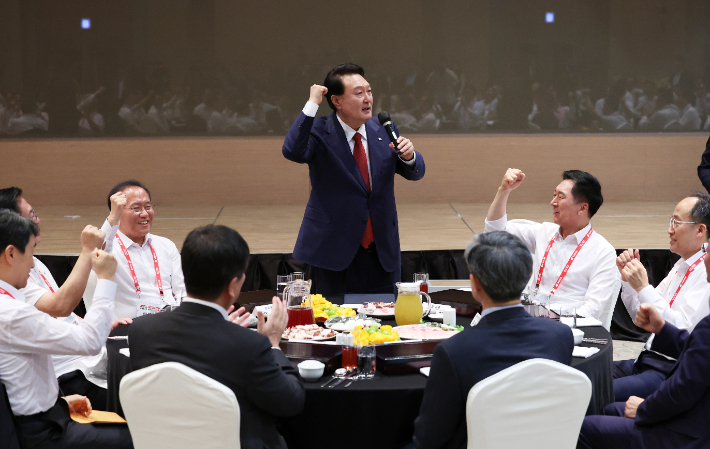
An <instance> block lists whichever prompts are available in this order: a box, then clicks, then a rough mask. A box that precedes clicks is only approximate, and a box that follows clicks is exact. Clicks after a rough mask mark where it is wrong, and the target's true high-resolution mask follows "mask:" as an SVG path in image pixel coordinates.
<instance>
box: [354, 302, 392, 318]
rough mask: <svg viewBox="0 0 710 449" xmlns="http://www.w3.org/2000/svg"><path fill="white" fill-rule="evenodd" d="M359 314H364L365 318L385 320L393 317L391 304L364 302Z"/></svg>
mask: <svg viewBox="0 0 710 449" xmlns="http://www.w3.org/2000/svg"><path fill="white" fill-rule="evenodd" d="M358 312H359V313H364V314H365V315H367V316H375V317H378V318H387V317H393V316H394V303H393V302H366V303H365V304H363V305H362V307H361V308H360V310H358Z"/></svg>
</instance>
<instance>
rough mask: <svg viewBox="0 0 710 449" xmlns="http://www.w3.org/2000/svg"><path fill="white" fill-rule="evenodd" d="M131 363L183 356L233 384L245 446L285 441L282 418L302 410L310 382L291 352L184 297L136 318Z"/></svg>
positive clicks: (135, 366) (181, 359)
mask: <svg viewBox="0 0 710 449" xmlns="http://www.w3.org/2000/svg"><path fill="white" fill-rule="evenodd" d="M128 337H129V343H128V346H129V348H130V350H131V367H132V368H133V369H134V370H138V369H141V368H145V367H148V366H151V365H155V364H157V363H163V362H179V363H182V364H183V365H187V366H189V367H190V368H192V369H194V370H196V371H199V372H200V373H202V374H204V375H206V376H208V377H211V378H212V379H214V380H216V381H217V382H220V383H221V384H223V385H225V386H226V387H228V388H229V389H230V390H232V391H233V392H234V394H235V396H236V397H237V401H238V402H239V410H240V414H241V429H240V440H241V446H242V447H243V448H244V449H257V448H258V449H262V448H277V447H281V444H280V441H279V435H278V432H277V430H276V418H277V417H283V416H294V415H297V414H298V413H300V412H301V410H302V409H303V404H304V401H305V396H306V393H305V388H304V387H303V382H302V380H301V378H300V376H299V375H298V372H297V371H296V369H295V368H294V367H293V366H292V365H291V362H289V361H288V359H287V358H286V356H285V355H284V354H283V353H282V352H281V351H280V350H277V349H272V348H271V343H270V342H269V339H268V338H266V337H265V336H263V335H261V334H258V333H256V332H253V331H252V330H250V329H245V328H243V327H241V326H238V325H235V324H234V323H231V322H229V321H227V320H225V319H224V317H223V316H222V315H221V314H220V313H219V312H218V311H217V310H215V309H212V308H210V307H207V306H204V305H202V304H196V303H192V302H183V303H182V305H181V306H180V307H178V308H177V310H174V311H172V312H167V313H159V314H156V315H145V316H142V317H138V318H136V319H134V320H133V324H131V325H130V328H129V331H128Z"/></svg>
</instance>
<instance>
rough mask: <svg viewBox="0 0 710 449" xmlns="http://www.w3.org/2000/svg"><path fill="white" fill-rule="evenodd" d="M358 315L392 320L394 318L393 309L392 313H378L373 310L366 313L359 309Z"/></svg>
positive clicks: (365, 310) (364, 310)
mask: <svg viewBox="0 0 710 449" xmlns="http://www.w3.org/2000/svg"><path fill="white" fill-rule="evenodd" d="M357 312H358V313H362V314H363V315H367V316H372V317H375V318H392V317H394V308H392V313H380V312H378V311H377V310H373V311H370V312H368V311H367V309H363V308H360V309H358V311H357Z"/></svg>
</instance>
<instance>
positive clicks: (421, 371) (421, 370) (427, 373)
mask: <svg viewBox="0 0 710 449" xmlns="http://www.w3.org/2000/svg"><path fill="white" fill-rule="evenodd" d="M430 370H431V366H427V367H424V368H419V372H420V373H422V374H424V375H425V376H426V377H429V371H430Z"/></svg>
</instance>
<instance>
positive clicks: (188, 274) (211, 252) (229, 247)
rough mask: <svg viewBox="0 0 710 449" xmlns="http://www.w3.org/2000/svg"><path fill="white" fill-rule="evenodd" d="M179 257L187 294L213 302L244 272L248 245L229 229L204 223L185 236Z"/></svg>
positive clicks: (247, 256)
mask: <svg viewBox="0 0 710 449" xmlns="http://www.w3.org/2000/svg"><path fill="white" fill-rule="evenodd" d="M181 257H182V273H183V275H184V276H185V287H186V288H187V294H188V295H190V296H195V297H197V298H200V299H206V300H212V301H213V300H215V299H217V298H218V297H219V295H221V294H222V292H223V291H224V289H225V288H227V286H229V283H230V282H231V281H232V279H234V278H240V277H241V276H242V275H243V274H244V272H245V271H246V268H247V263H248V262H249V245H247V242H246V241H244V239H243V238H242V236H241V235H239V233H238V232H237V231H235V230H234V229H232V228H228V227H226V226H222V225H207V226H203V227H201V228H197V229H194V230H192V232H190V233H189V234H188V235H187V237H186V238H185V243H183V244H182V253H181Z"/></svg>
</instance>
